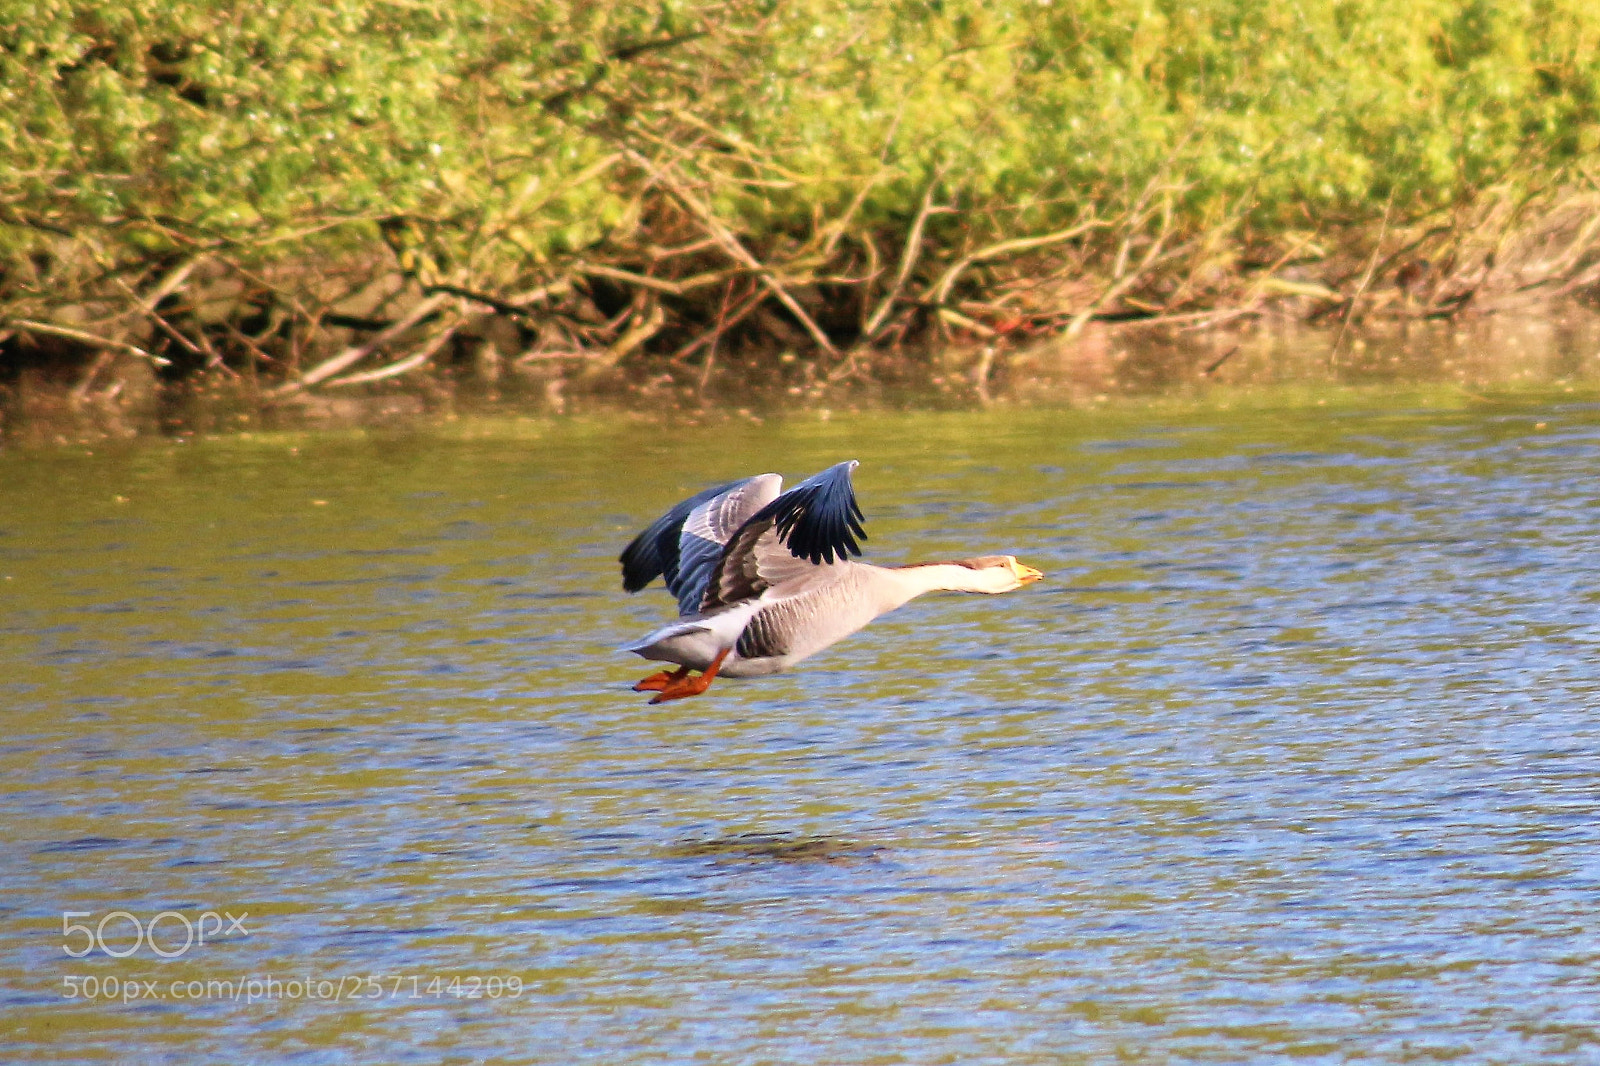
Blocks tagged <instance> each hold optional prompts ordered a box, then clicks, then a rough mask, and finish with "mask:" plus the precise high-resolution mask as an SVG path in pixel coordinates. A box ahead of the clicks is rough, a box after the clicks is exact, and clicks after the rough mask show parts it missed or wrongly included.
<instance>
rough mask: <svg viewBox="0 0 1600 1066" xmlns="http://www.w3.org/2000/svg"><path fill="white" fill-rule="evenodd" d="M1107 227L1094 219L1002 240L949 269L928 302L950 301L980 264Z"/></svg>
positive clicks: (929, 296) (936, 285) (933, 290)
mask: <svg viewBox="0 0 1600 1066" xmlns="http://www.w3.org/2000/svg"><path fill="white" fill-rule="evenodd" d="M1104 225H1106V223H1104V222H1101V221H1100V220H1098V219H1093V218H1091V219H1089V220H1088V221H1087V222H1080V223H1078V224H1077V225H1076V226H1072V227H1070V228H1068V229H1064V230H1058V231H1056V232H1055V233H1046V234H1044V235H1042V236H1039V237H1017V238H1014V239H1012V240H1009V241H1001V242H999V243H998V244H991V245H989V246H988V247H986V248H980V249H978V250H977V251H976V252H973V253H972V254H971V255H968V256H966V257H964V258H962V259H961V260H960V261H958V262H957V263H956V264H955V265H954V266H952V267H951V268H950V269H949V270H946V271H945V272H944V275H943V276H942V277H941V278H940V279H939V281H938V282H937V283H936V284H935V285H934V286H933V287H932V288H930V289H929V290H928V296H927V300H928V301H929V302H931V303H934V304H943V303H944V302H945V301H946V300H947V299H949V298H950V290H951V289H952V288H954V287H955V284H956V282H957V281H958V280H959V279H960V277H961V275H962V274H964V273H966V271H967V270H968V269H969V268H970V267H973V266H975V265H977V264H978V263H985V262H988V261H989V260H991V259H999V258H1000V257H1001V256H1004V255H1011V254H1012V253H1014V252H1026V251H1031V250H1032V249H1034V248H1043V247H1046V246H1047V245H1051V244H1060V243H1061V242H1062V241H1070V240H1072V238H1074V237H1081V236H1083V235H1084V234H1085V233H1087V232H1089V231H1090V230H1092V229H1097V228H1099V227H1101V226H1104Z"/></svg>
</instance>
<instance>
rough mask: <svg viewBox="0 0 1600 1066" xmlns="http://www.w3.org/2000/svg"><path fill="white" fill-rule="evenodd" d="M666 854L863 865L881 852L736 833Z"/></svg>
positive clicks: (819, 840)
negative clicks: (858, 863)
mask: <svg viewBox="0 0 1600 1066" xmlns="http://www.w3.org/2000/svg"><path fill="white" fill-rule="evenodd" d="M668 850H669V853H670V854H672V855H676V856H681V857H683V858H692V859H702V858H703V859H730V860H741V859H742V860H746V861H750V862H794V863H802V862H826V863H844V862H864V861H866V860H869V859H873V858H876V857H877V855H878V853H879V852H881V851H883V850H884V849H883V848H882V847H880V846H879V845H877V844H863V843H862V842H860V841H859V840H848V839H844V838H840V837H828V836H818V835H808V834H797V833H738V834H735V835H733V836H726V837H710V838H707V839H703V840H686V841H684V842H683V843H681V844H677V845H674V846H673V847H672V848H670V849H668Z"/></svg>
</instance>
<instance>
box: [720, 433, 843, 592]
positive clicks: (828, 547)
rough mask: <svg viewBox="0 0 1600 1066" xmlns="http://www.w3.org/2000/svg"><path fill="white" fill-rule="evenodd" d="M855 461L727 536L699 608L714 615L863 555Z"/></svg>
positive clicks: (782, 499) (762, 511) (781, 498)
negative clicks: (791, 581) (714, 612)
mask: <svg viewBox="0 0 1600 1066" xmlns="http://www.w3.org/2000/svg"><path fill="white" fill-rule="evenodd" d="M859 465H860V464H859V463H857V462H856V461H855V460H854V459H851V460H849V461H847V462H843V463H838V464H837V465H834V466H830V467H829V468H828V469H826V470H824V471H823V472H822V473H820V474H816V475H813V476H812V477H809V478H807V479H806V480H804V481H802V482H801V483H800V484H798V485H796V486H795V487H794V488H792V489H790V490H789V491H788V492H785V493H784V494H783V495H781V496H779V497H777V498H776V499H774V500H772V502H770V503H768V504H766V505H765V506H763V507H762V508H761V509H760V510H758V511H756V512H755V513H754V514H753V515H751V516H750V517H749V518H748V519H747V520H746V521H745V522H744V524H743V525H741V526H740V527H739V528H738V530H737V531H736V532H735V533H734V534H733V535H732V536H731V537H729V538H728V542H727V547H725V548H724V549H723V550H722V553H721V555H720V557H719V558H718V560H717V564H716V566H715V568H714V569H713V570H712V571H711V572H710V573H709V574H708V580H707V582H706V586H705V591H704V595H703V597H702V599H701V602H700V604H699V609H700V610H701V611H702V612H709V611H713V610H717V609H720V608H723V607H727V606H730V605H732V604H735V603H740V602H743V601H745V600H750V599H754V598H755V597H757V596H760V595H761V594H762V593H764V592H765V591H766V590H767V589H769V588H771V587H772V586H774V585H779V584H782V583H783V582H785V581H789V580H792V579H795V578H800V577H805V576H808V575H812V574H815V573H817V572H818V571H821V570H824V569H828V568H832V567H834V566H835V565H842V564H844V563H845V562H846V560H847V559H848V558H849V557H850V556H851V555H860V554H861V546H860V544H859V543H858V539H857V538H859V539H860V540H866V539H867V532H866V530H865V529H864V528H863V527H862V522H863V521H864V520H865V518H866V516H865V515H863V514H862V513H861V507H860V505H859V504H858V503H856V494H855V487H854V485H852V483H851V479H850V475H851V473H852V472H853V471H854V470H855V468H856V467H857V466H859Z"/></svg>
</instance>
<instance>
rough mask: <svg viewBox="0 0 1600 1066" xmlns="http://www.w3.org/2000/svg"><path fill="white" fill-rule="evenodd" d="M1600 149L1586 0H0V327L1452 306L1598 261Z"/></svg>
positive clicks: (296, 339)
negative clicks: (233, 0) (1599, 167)
mask: <svg viewBox="0 0 1600 1066" xmlns="http://www.w3.org/2000/svg"><path fill="white" fill-rule="evenodd" d="M1597 155H1600V9H1597V8H1595V7H1594V6H1593V5H1592V4H1590V3H1588V2H1587V0H1520V2H1518V0H1510V2H1498V0H1497V2H1494V3H1490V2H1488V0H1468V2H1462V0H1449V2H1447V0H1419V2H1416V3H1410V4H1396V3H1392V2H1378V0H1300V2H1298V3H1284V4H1261V3H1255V2H1251V0H1098V2H1094V3H1089V2H1082V0H1057V2H1051V0H1000V2H989V0H984V2H979V0H943V2H941V0H894V2H888V3H864V2H860V0H851V2H847V3H824V2H821V0H662V2H658V3H650V4H646V3H637V2H626V0H523V2H514V0H508V2H498V0H387V2H382V0H317V2H311V0H275V2H273V3H269V4H261V5H243V6H240V5H225V4H220V3H214V2H206V0H117V2H116V3H111V2H106V0H77V2H69V0H0V367H4V368H7V369H10V370H12V371H13V372H15V370H16V369H17V368H18V367H21V366H23V365H24V364H27V363H29V362H30V361H32V362H34V363H40V362H51V361H53V362H55V363H58V364H59V363H61V362H62V361H68V362H71V361H73V360H76V362H75V364H74V365H76V366H77V367H79V368H80V369H79V370H78V371H75V374H76V375H77V376H76V377H74V378H73V380H74V381H75V382H76V383H77V385H78V386H79V387H80V389H81V390H83V391H85V392H87V390H89V389H90V387H91V386H92V385H93V380H92V379H93V378H94V377H95V375H104V374H107V373H112V372H113V369H111V368H112V367H113V365H114V363H115V361H116V360H119V359H120V360H124V361H128V360H132V361H134V362H137V361H138V360H145V359H147V360H148V361H149V362H151V363H161V364H164V367H163V371H162V372H163V373H164V374H165V375H167V376H169V377H175V378H182V377H186V376H190V375H193V374H195V373H196V372H198V371H205V372H208V373H209V375H210V376H211V377H213V378H217V377H222V378H233V377H237V378H239V379H241V380H244V381H248V382H262V383H263V384H264V385H265V386H267V387H271V388H276V389H278V390H280V391H282V390H292V389H302V388H308V387H327V386H331V385H336V384H340V383H346V384H348V383H356V382H361V381H368V380H373V379H377V378H381V377H383V376H386V375H387V376H392V375H395V374H398V373H400V372H402V371H404V370H406V369H410V368H415V367H421V366H424V365H427V364H429V363H430V362H431V363H440V362H445V361H448V360H451V359H456V360H460V359H466V358H469V357H477V358H479V359H480V361H481V357H482V355H483V353H484V351H485V350H489V352H490V361H491V363H494V364H495V365H501V364H510V365H511V366H513V367H515V368H520V369H521V370H523V371H525V372H527V373H529V374H546V375H549V374H569V375H570V374H576V373H581V374H584V375H587V376H588V377H590V378H591V379H604V378H605V377H606V376H607V374H611V375H613V376H614V375H616V374H629V375H634V376H650V375H654V374H656V373H658V372H659V371H660V370H663V369H665V370H668V371H670V372H672V373H674V374H676V375H678V376H679V377H681V378H684V379H686V380H688V381H691V382H692V381H694V380H695V379H696V378H701V379H702V380H703V375H705V374H708V373H709V372H710V371H711V369H712V361H713V360H715V359H716V358H717V357H718V356H717V353H718V352H719V351H721V352H723V353H730V352H731V353H737V354H740V355H741V356H742V357H743V356H751V353H765V356H764V357H766V358H770V359H771V361H772V365H774V366H778V365H782V366H785V367H788V366H793V365H799V366H801V367H803V368H805V369H806V371H807V373H810V374H813V375H817V374H822V373H832V374H834V375H836V376H837V375H839V374H841V373H843V372H846V371H850V372H857V371H859V372H862V373H870V372H871V368H872V363H873V358H874V353H875V352H880V351H884V350H887V349H892V348H895V347H897V346H900V345H903V344H905V343H907V342H928V341H937V340H940V339H958V340H970V339H975V338H986V339H992V338H996V337H999V336H1002V335H1008V334H1010V335H1014V336H1022V335H1026V336H1037V335H1040V334H1054V333H1060V332H1066V333H1069V334H1070V333H1075V332H1076V331H1077V330H1078V329H1080V328H1081V327H1082V326H1083V325H1084V324H1085V323H1086V322H1088V321H1090V320H1092V319H1095V318H1111V319H1118V318H1121V319H1127V318H1133V317H1150V318H1153V319H1157V320H1172V319H1179V320H1184V321H1200V322H1204V321H1208V320H1220V319H1223V318H1228V317H1236V316H1239V315H1244V314H1259V313H1262V312H1263V311H1264V310H1268V309H1273V308H1278V309H1283V310H1286V311H1288V312H1290V313H1294V314H1297V315H1302V316H1325V317H1334V318H1340V317H1342V318H1343V319H1344V320H1345V321H1346V322H1349V321H1351V320H1352V319H1359V318H1360V317H1362V316H1364V315H1368V314H1373V313H1403V314H1421V315H1438V314H1451V313H1457V312H1460V311H1461V310H1462V309H1464V308H1467V307H1469V306H1474V305H1478V306H1481V305H1484V304H1485V303H1487V302H1492V301H1506V300H1511V299H1514V298H1522V297H1523V296H1525V295H1526V294H1529V293H1533V294H1540V295H1543V294H1548V293H1552V292H1571V291H1578V290H1582V289H1584V288H1586V287H1593V286H1594V285H1595V284H1596V282H1597V280H1600V267H1597V262H1600V251H1597V246H1600V207H1597V204H1600V187H1597V186H1596V184H1595V176H1596V173H1597V171H1596V164H1597ZM491 319H492V320H493V321H490V320H491ZM786 352H787V353H790V354H788V357H787V362H784V363H781V364H780V363H779V361H778V360H779V358H780V356H782V355H783V354H784V353H786ZM91 357H93V359H92V360H91ZM752 357H753V356H752ZM85 375H87V377H85ZM263 379H265V380H264V381H263ZM104 380H105V379H104V378H102V383H103V382H104Z"/></svg>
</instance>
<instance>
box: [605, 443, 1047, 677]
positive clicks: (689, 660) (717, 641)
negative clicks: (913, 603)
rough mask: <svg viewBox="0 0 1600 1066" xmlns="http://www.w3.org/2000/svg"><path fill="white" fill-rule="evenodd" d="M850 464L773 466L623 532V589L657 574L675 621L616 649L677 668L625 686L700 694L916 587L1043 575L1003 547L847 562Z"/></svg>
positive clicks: (856, 532) (853, 624) (990, 585)
mask: <svg viewBox="0 0 1600 1066" xmlns="http://www.w3.org/2000/svg"><path fill="white" fill-rule="evenodd" d="M857 465H858V464H857V463H856V462H855V460H850V461H849V462H844V463H839V464H837V465H836V466H831V467H829V468H828V469H826V470H824V471H823V472H822V473H820V474H817V475H815V476H814V477H810V478H807V479H806V480H805V481H802V482H801V483H800V484H798V485H796V486H795V487H794V488H792V489H790V490H789V491H788V492H782V491H781V489H782V487H783V479H782V478H781V477H779V476H778V475H777V474H758V475H756V476H755V477H749V478H744V479H742V480H739V481H733V482H729V483H728V484H726V485H719V486H717V487H715V488H711V489H707V490H706V491H704V492H701V493H699V494H698V495H695V496H691V497H689V498H688V499H687V500H684V501H683V502H682V503H680V504H678V505H677V506H676V507H674V508H673V509H672V510H670V511H668V512H667V513H666V514H664V515H662V516H661V517H660V518H658V519H656V520H655V521H654V522H653V523H651V524H650V527H649V528H648V529H646V530H645V531H644V532H643V533H640V534H639V535H638V536H637V537H635V538H633V541H632V543H630V544H629V545H628V546H627V547H626V548H625V549H623V552H622V556H621V558H620V561H621V563H622V587H623V589H624V590H626V591H628V592H638V591H639V590H640V589H642V588H644V587H645V586H646V585H648V584H650V582H651V581H653V580H655V579H656V578H657V577H661V578H663V579H665V582H666V586H667V589H668V591H670V592H671V593H672V594H673V595H674V596H676V597H677V598H678V621H676V622H674V623H672V624H671V625H667V626H663V627H662V628H660V629H658V630H656V631H655V632H654V633H651V634H650V635H649V636H646V637H644V638H643V639H641V640H638V641H635V642H634V643H632V644H628V645H625V646H624V647H623V648H622V650H623V651H631V652H635V653H637V654H639V655H641V656H643V657H644V658H646V659H653V660H656V661H659V662H668V663H675V664H677V667H678V668H677V669H676V670H672V671H667V670H662V671H660V672H659V673H655V674H651V675H650V676H649V677H647V678H645V679H644V680H643V681H640V682H639V683H638V684H637V685H635V686H633V687H634V691H636V692H655V693H656V696H655V698H654V699H652V700H651V701H650V702H651V703H663V702H665V701H667V700H677V699H683V698H684V697H686V696H697V695H699V694H700V693H702V692H704V691H705V690H706V689H707V688H708V687H709V686H710V685H711V682H712V680H713V679H715V678H716V677H717V676H718V674H722V675H725V676H727V677H763V676H765V675H767V674H776V673H779V672H780V671H783V670H787V669H789V667H791V666H793V665H794V664H795V663H797V662H799V661H800V660H801V659H804V658H805V657H806V656H808V655H813V654H815V653H816V652H819V651H821V650H822V649H823V648H826V647H828V646H829V645H830V644H833V643H834V642H836V641H839V640H842V639H844V638H845V637H847V636H849V635H850V634H851V633H854V632H855V631H856V630H858V629H860V628H861V627H862V626H864V625H866V624H867V623H868V622H870V621H872V620H873V619H874V618H876V617H878V616H879V615H880V614H885V613H887V612H889V611H892V610H894V609H895V608H896V607H899V606H900V605H901V604H903V603H905V602H906V601H908V600H910V599H912V598H914V597H916V596H920V595H922V594H923V593H924V592H934V591H948V592H988V593H998V592H1010V591H1012V590H1013V589H1019V588H1021V587H1022V586H1023V585H1026V584H1029V583H1030V582H1034V581H1037V580H1039V579H1040V578H1041V577H1043V576H1044V575H1043V574H1041V573H1040V572H1039V571H1037V570H1035V569H1034V568H1033V567H1031V566H1024V565H1023V564H1021V563H1019V562H1017V560H1016V559H1015V558H1014V557H1012V556H1010V555H981V556H978V557H977V558H974V559H961V560H958V561H955V562H947V563H915V564H912V565H910V566H873V565H871V564H869V563H858V562H851V561H850V558H849V557H850V556H851V555H860V554H861V547H860V545H859V543H858V541H857V538H859V539H860V540H866V539H867V534H866V531H865V530H864V529H863V528H862V525H861V523H862V521H863V520H864V518H865V516H864V515H863V514H862V513H861V508H860V507H859V506H858V505H857V503H856V496H855V490H854V488H853V487H852V485H851V482H850V475H851V472H852V471H853V470H855V468H856V466H857ZM691 670H698V671H700V673H699V675H697V676H690V671H691Z"/></svg>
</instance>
